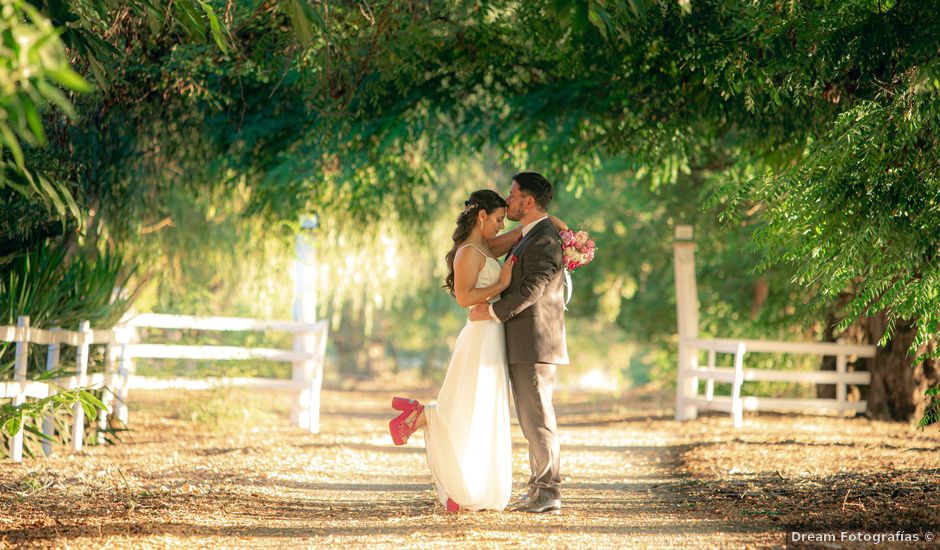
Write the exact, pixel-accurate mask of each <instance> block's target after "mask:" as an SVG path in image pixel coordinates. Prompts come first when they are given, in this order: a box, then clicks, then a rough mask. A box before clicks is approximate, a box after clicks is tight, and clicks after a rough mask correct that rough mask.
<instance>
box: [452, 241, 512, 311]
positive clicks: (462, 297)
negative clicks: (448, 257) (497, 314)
mask: <svg viewBox="0 0 940 550" xmlns="http://www.w3.org/2000/svg"><path fill="white" fill-rule="evenodd" d="M467 248H470V247H467ZM484 262H486V259H485V258H484V257H483V255H482V254H480V253H479V252H477V251H472V250H469V251H468V250H467V249H466V248H465V249H464V250H461V251H460V252H459V253H458V254H457V257H456V258H454V297H456V298H457V304H458V305H460V307H473V306H475V305H477V304H483V303H486V301H487V300H489V299H490V298H492V297H493V296H496V295H497V294H499V293H500V292H502V291H504V290H506V287H508V286H509V282H510V280H511V277H512V275H511V273H512V264H513V262H506V263H505V264H504V265H503V269H502V271H501V272H500V276H499V280H498V281H496V282H495V283H493V284H492V285H490V286H487V287H483V288H476V284H477V277H478V276H479V275H480V270H481V269H483V264H484Z"/></svg>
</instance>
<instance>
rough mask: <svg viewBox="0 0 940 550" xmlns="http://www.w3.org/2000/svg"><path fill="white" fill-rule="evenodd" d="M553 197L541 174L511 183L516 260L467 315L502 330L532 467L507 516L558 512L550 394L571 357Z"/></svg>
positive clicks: (510, 208)
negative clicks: (500, 285) (501, 283)
mask: <svg viewBox="0 0 940 550" xmlns="http://www.w3.org/2000/svg"><path fill="white" fill-rule="evenodd" d="M552 196H553V191H552V184H551V183H549V181H548V180H547V179H545V177H544V176H542V175H541V174H538V173H535V172H520V173H518V174H516V175H515V176H513V177H512V186H511V187H510V188H509V196H508V197H506V203H507V205H508V208H507V213H506V217H508V218H509V219H510V220H513V221H517V222H519V223H520V224H522V236H521V237H520V240H519V241H517V242H516V244H515V245H514V246H513V248H512V249H511V250H510V252H509V256H512V255H515V256H517V257H518V258H519V259H518V261H517V262H516V265H515V266H514V267H513V268H512V282H511V283H510V285H509V287H508V288H507V289H506V290H504V291H503V293H502V294H501V295H500V300H499V301H497V302H495V303H493V304H491V305H489V306H487V305H483V304H481V305H478V306H476V307H474V308H473V309H472V310H471V311H470V320H471V321H484V320H488V319H496V320H497V321H498V322H500V323H502V324H503V326H504V327H505V330H506V357H507V359H508V361H509V380H510V382H511V384H512V393H513V397H514V399H515V403H516V416H517V417H518V418H519V426H520V427H521V428H522V433H523V435H525V438H526V440H527V441H528V442H529V465H530V466H531V468H532V476H531V477H530V478H529V490H528V493H527V494H526V496H525V498H523V499H522V500H520V501H519V502H517V503H515V505H513V506H512V507H511V509H512V510H514V511H525V512H532V513H542V512H554V513H558V512H559V511H560V510H561V493H560V492H559V489H558V485H559V483H560V482H561V475H560V473H559V466H560V461H559V450H560V448H559V444H558V427H557V425H556V422H555V409H554V408H553V407H552V388H553V385H554V382H555V367H556V365H566V364H568V350H567V346H566V344H565V301H564V290H563V289H564V269H563V265H564V264H563V255H562V249H561V240H560V238H559V236H558V230H557V229H556V228H555V226H554V225H553V224H552V222H551V220H549V219H548V205H549V203H550V202H551V201H552ZM507 257H508V256H507Z"/></svg>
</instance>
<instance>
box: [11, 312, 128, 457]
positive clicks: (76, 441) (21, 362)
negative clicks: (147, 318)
mask: <svg viewBox="0 0 940 550" xmlns="http://www.w3.org/2000/svg"><path fill="white" fill-rule="evenodd" d="M121 336H123V334H122V333H121V332H120V331H113V330H92V329H91V328H90V326H89V324H88V322H87V321H85V322H82V323H81V324H80V326H79V330H77V331H71V330H62V329H59V328H52V329H49V330H44V329H37V328H33V327H30V326H29V317H25V316H24V317H20V318H19V319H18V320H17V324H16V326H0V341H2V342H16V355H15V370H14V375H13V381H12V382H0V399H12V400H13V404H14V405H22V404H23V403H24V402H25V401H26V398H28V397H32V398H36V399H42V398H45V397H48V396H49V395H52V394H54V393H56V392H58V391H61V390H71V389H75V388H96V389H100V388H105V392H104V396H103V397H104V399H103V400H102V401H104V404H105V405H106V406H107V407H108V410H107V411H101V413H100V414H99V417H98V419H97V420H98V429H99V430H104V429H105V428H106V427H107V415H108V413H109V412H114V411H115V410H116V411H118V416H119V417H121V416H123V418H124V419H125V420H126V418H127V406H126V399H127V374H128V372H127V368H126V367H127V364H126V362H125V361H124V360H123V359H122V360H121V361H120V367H119V368H118V369H115V358H116V356H117V354H116V351H118V350H122V354H121V357H122V358H123V357H124V351H126V343H122V342H121V340H120V338H121ZM30 343H32V344H39V345H45V346H48V348H47V351H46V370H52V369H55V368H56V367H58V366H59V357H60V352H61V349H62V346H64V345H66V346H74V347H76V348H78V349H77V353H76V368H75V373H76V374H74V375H72V376H65V377H61V378H54V379H46V380H42V381H31V380H27V378H26V365H27V360H28V356H29V344H30ZM92 344H106V345H107V346H108V352H107V353H106V354H105V357H106V364H105V372H103V373H94V374H88V350H89V346H90V345H92ZM115 391H116V392H117V394H116V395H115V393H114V392H115ZM52 429H53V426H52V420H51V419H50V418H47V419H46V420H45V421H44V422H43V432H44V433H46V434H47V435H48V434H51V433H52ZM84 434H85V413H84V409H82V407H81V405H80V404H78V403H76V404H75V406H74V409H73V411H72V437H71V440H72V448H73V449H75V450H76V451H79V450H81V449H82V445H83V443H84V441H83V437H84ZM43 450H44V451H45V452H46V454H49V453H50V452H51V450H52V449H51V447H50V446H49V444H48V443H44V444H43ZM10 458H11V459H12V460H13V461H14V462H20V461H22V460H23V430H20V431H19V432H18V433H17V434H16V435H14V436H13V437H12V438H11V439H10Z"/></svg>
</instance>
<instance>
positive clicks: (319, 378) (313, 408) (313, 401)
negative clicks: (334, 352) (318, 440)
mask: <svg viewBox="0 0 940 550" xmlns="http://www.w3.org/2000/svg"><path fill="white" fill-rule="evenodd" d="M328 331H329V325H328V324H327V322H326V321H325V320H324V321H320V322H319V323H317V332H316V343H315V344H314V346H313V348H312V349H311V352H312V353H313V354H314V356H315V359H314V361H313V373H312V376H311V380H310V431H311V432H313V433H315V434H318V433H320V389H321V388H322V387H323V363H324V361H325V358H326V338H327V335H328Z"/></svg>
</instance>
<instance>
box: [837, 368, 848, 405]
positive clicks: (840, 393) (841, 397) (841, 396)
mask: <svg viewBox="0 0 940 550" xmlns="http://www.w3.org/2000/svg"><path fill="white" fill-rule="evenodd" d="M845 373H846V357H845V355H843V354H841V353H840V354H839V355H837V356H836V378H837V379H838V382H836V405H838V406H839V407H840V408H839V414H840V415H845V414H846V409H845V408H843V407H844V405H845V403H846V393H847V388H846V384H845Z"/></svg>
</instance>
